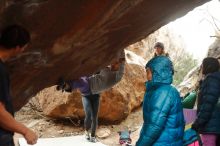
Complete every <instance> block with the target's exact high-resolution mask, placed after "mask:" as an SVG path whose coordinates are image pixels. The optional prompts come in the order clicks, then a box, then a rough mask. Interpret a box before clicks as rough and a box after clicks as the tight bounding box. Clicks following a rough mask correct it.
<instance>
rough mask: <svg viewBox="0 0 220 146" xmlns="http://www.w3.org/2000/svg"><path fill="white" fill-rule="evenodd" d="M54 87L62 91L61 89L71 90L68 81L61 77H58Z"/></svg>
mask: <svg viewBox="0 0 220 146" xmlns="http://www.w3.org/2000/svg"><path fill="white" fill-rule="evenodd" d="M56 89H57V90H58V91H59V90H61V91H62V92H63V91H66V92H72V90H71V87H70V85H69V83H68V82H65V81H64V79H63V78H60V79H59V80H58V82H57V86H56Z"/></svg>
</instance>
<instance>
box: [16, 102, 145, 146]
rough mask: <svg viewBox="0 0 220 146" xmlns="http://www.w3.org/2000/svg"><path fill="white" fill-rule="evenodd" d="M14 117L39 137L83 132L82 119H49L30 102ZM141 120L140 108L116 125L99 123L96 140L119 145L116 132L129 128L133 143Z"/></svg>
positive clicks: (80, 133) (112, 145)
mask: <svg viewBox="0 0 220 146" xmlns="http://www.w3.org/2000/svg"><path fill="white" fill-rule="evenodd" d="M15 118H16V119H17V120H18V121H20V122H22V123H24V124H25V125H26V126H28V127H29V128H31V129H33V130H34V131H35V132H36V133H37V134H38V136H39V137H40V138H46V137H47V138H51V137H64V136H73V135H82V134H83V133H84V130H83V128H82V127H83V126H82V123H83V121H74V120H72V119H70V118H66V119H62V120H55V119H51V118H48V117H45V116H44V115H43V114H42V112H41V111H39V110H37V109H36V108H35V107H34V106H32V105H31V104H27V105H26V106H24V107H23V108H22V109H21V110H20V111H19V112H17V113H16V115H15ZM142 121H143V120H142V110H141V108H140V109H137V110H135V111H134V112H132V113H131V114H130V115H129V116H128V117H127V118H126V119H125V120H124V121H122V122H121V123H120V124H118V125H104V123H100V124H99V127H98V130H97V136H98V140H99V141H101V142H102V143H104V144H106V145H108V146H117V145H119V144H118V140H119V136H118V133H117V132H118V131H120V130H125V129H129V130H131V131H132V133H131V137H132V140H133V142H132V143H133V144H134V143H135V142H136V140H137V138H138V135H139V129H140V127H141V125H142ZM15 137H16V139H17V138H18V137H21V136H20V135H16V136H15Z"/></svg>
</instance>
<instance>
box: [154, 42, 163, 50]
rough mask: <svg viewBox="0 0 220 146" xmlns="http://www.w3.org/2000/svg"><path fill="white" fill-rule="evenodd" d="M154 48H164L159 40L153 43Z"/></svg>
mask: <svg viewBox="0 0 220 146" xmlns="http://www.w3.org/2000/svg"><path fill="white" fill-rule="evenodd" d="M154 48H161V49H164V44H163V43H161V42H156V43H155V45H154Z"/></svg>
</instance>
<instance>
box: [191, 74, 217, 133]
mask: <svg viewBox="0 0 220 146" xmlns="http://www.w3.org/2000/svg"><path fill="white" fill-rule="evenodd" d="M197 107H198V110H197V119H196V121H195V122H194V124H195V125H196V126H197V128H198V131H199V133H203V134H204V133H210V134H220V72H214V73H211V74H208V75H207V76H206V77H205V79H204V80H203V81H202V82H201V83H200V88H199V94H198V106H197Z"/></svg>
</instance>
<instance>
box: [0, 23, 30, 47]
mask: <svg viewBox="0 0 220 146" xmlns="http://www.w3.org/2000/svg"><path fill="white" fill-rule="evenodd" d="M29 42H30V33H29V32H28V31H27V30H26V29H25V28H23V27H22V26H20V25H16V24H14V25H9V26H7V27H5V28H4V29H3V30H2V32H1V35H0V46H2V47H4V48H5V49H12V48H15V47H17V46H19V47H23V46H25V45H26V44H27V43H29Z"/></svg>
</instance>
